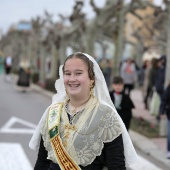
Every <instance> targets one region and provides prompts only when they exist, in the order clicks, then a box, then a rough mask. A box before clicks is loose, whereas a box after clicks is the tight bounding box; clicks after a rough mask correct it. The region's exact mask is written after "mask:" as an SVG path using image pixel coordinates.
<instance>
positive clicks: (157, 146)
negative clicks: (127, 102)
mask: <svg viewBox="0 0 170 170" xmlns="http://www.w3.org/2000/svg"><path fill="white" fill-rule="evenodd" d="M131 98H132V100H133V102H134V104H135V106H136V108H135V109H134V110H133V116H134V117H137V118H142V119H143V120H145V121H147V122H150V123H151V124H156V123H157V121H156V118H155V117H154V116H152V115H150V114H149V111H148V110H146V109H145V107H144V103H143V99H142V92H141V91H140V90H138V89H135V90H133V91H132V93H131ZM129 133H130V136H131V139H132V142H133V144H134V145H135V146H136V147H137V148H139V149H140V150H141V151H143V153H146V154H147V155H150V156H152V157H153V158H154V159H156V160H157V161H160V162H162V163H163V164H165V165H166V166H168V167H170V160H169V159H167V158H166V151H167V150H166V147H167V139H166V137H158V138H147V137H145V136H143V135H141V134H139V133H137V132H134V131H130V132H129Z"/></svg>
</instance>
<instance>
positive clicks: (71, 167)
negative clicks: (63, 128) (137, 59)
mask: <svg viewBox="0 0 170 170" xmlns="http://www.w3.org/2000/svg"><path fill="white" fill-rule="evenodd" d="M62 108H63V104H62V103H57V104H54V105H53V106H51V107H50V110H49V114H48V132H49V136H50V142H51V144H52V147H53V150H54V153H55V157H56V159H57V162H58V164H59V166H60V168H61V169H62V170H81V168H80V167H79V166H78V165H77V164H76V162H74V160H73V159H72V158H71V157H70V155H69V154H68V153H67V151H66V150H65V148H64V146H63V144H62V141H61V138H60V135H59V131H60V117H61V113H62Z"/></svg>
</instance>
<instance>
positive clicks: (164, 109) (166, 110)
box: [160, 83, 170, 159]
mask: <svg viewBox="0 0 170 170" xmlns="http://www.w3.org/2000/svg"><path fill="white" fill-rule="evenodd" d="M165 114H166V116H167V119H168V121H167V158H168V159H170V83H169V85H168V86H167V88H166V89H165V91H164V93H163V97H162V100H161V105H160V115H161V119H165V118H166V116H165Z"/></svg>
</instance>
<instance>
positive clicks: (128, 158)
mask: <svg viewBox="0 0 170 170" xmlns="http://www.w3.org/2000/svg"><path fill="white" fill-rule="evenodd" d="M83 54H84V55H85V56H86V57H87V58H88V59H89V60H91V61H92V62H93V64H94V73H95V87H94V96H96V97H97V99H98V101H99V103H100V104H102V105H105V106H107V107H109V108H110V109H111V110H112V111H113V112H111V113H112V114H113V113H115V114H116V117H117V118H118V121H119V123H120V126H121V131H122V136H123V144H124V154H125V162H126V165H127V166H128V165H130V164H133V163H135V162H136V161H137V154H136V151H135V149H134V146H133V144H132V141H131V139H130V136H129V134H128V132H127V130H126V128H125V125H124V123H123V122H122V119H121V118H120V116H119V115H118V113H117V111H116V109H115V107H114V105H113V103H112V101H111V98H110V95H109V91H108V88H107V85H106V82H105V79H104V76H103V74H102V71H101V70H100V67H99V65H98V64H97V62H96V61H95V59H94V58H93V57H91V56H90V55H88V54H85V53H83ZM62 67H63V65H62V66H60V69H59V75H60V79H58V80H57V81H56V83H55V87H56V90H57V93H56V94H55V95H54V96H53V100H52V104H54V103H57V102H63V101H65V99H66V91H65V87H64V81H63V72H62ZM50 106H51V105H50ZM50 106H49V107H50ZM49 107H48V108H47V109H46V111H45V112H44V114H43V116H42V118H41V120H40V122H39V124H38V126H37V128H36V130H35V133H34V134H33V136H32V138H31V141H30V143H29V146H30V148H31V149H33V150H36V151H37V150H38V148H39V143H40V137H41V130H42V128H43V127H44V125H45V123H46V117H47V114H48V109H49Z"/></svg>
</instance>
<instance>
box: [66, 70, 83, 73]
mask: <svg viewBox="0 0 170 170" xmlns="http://www.w3.org/2000/svg"><path fill="white" fill-rule="evenodd" d="M75 71H80V72H83V70H81V69H77V70H75ZM65 72H70V71H69V70H65V71H64V73H65Z"/></svg>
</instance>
